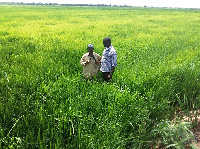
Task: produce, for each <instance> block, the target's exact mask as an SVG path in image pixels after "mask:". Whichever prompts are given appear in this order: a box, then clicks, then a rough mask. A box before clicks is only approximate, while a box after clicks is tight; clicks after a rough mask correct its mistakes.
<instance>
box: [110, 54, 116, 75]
mask: <svg viewBox="0 0 200 149" xmlns="http://www.w3.org/2000/svg"><path fill="white" fill-rule="evenodd" d="M116 66H117V53H116V52H115V53H114V54H113V56H112V68H111V71H110V74H109V75H108V78H112V75H113V73H114V71H115V67H116Z"/></svg>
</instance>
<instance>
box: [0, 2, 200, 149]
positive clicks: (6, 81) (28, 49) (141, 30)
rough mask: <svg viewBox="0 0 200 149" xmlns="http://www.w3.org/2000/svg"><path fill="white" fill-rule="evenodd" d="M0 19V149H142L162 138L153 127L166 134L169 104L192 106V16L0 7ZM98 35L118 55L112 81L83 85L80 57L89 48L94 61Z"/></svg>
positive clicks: (195, 95)
mask: <svg viewBox="0 0 200 149" xmlns="http://www.w3.org/2000/svg"><path fill="white" fill-rule="evenodd" d="M0 14H1V15H0V130H1V131H0V147H1V148H59V149H60V148H148V147H149V146H151V145H152V144H154V143H155V142H156V141H157V140H159V139H160V138H161V137H163V134H155V133H154V132H155V130H158V132H159V130H160V132H162V130H163V129H164V130H165V129H167V130H168V132H169V133H171V129H170V128H168V127H169V126H168V125H167V124H168V122H169V121H170V120H171V116H172V115H173V112H174V109H175V108H176V107H177V106H178V107H181V108H182V109H183V110H185V111H189V110H191V109H192V110H197V109H198V108H199V106H200V103H199V100H200V95H199V90H200V84H199V78H200V72H199V70H200V54H199V52H200V51H199V49H200V42H199V41H200V40H199V39H200V37H199V28H200V26H199V23H198V22H199V21H200V11H199V10H196V9H191V10H190V9H156V8H155V9H151V8H145V9H144V8H112V7H99V8H98V7H48V6H37V7H35V6H0ZM106 36H109V37H111V39H112V44H113V46H114V47H115V49H116V50H117V54H118V66H117V68H116V70H115V73H114V76H113V80H112V82H111V83H108V84H107V83H105V82H102V79H101V77H99V78H96V79H95V80H93V81H87V80H84V79H83V75H82V67H81V65H80V64H79V61H80V58H81V56H82V55H83V54H84V53H86V52H87V51H86V47H87V44H89V43H93V44H94V46H95V52H97V53H99V54H100V55H102V52H103V49H104V47H103V44H102V40H103V38H104V37H106ZM162 124H166V125H162ZM162 126H163V127H162ZM180 126H182V125H180ZM183 129H184V131H185V127H183ZM179 130H181V129H179ZM171 136H172V137H179V136H178V135H176V134H175V135H171ZM172 140H173V139H172ZM174 140H179V138H175V139H174ZM168 143H169V144H167V143H166V142H164V144H165V145H169V146H170V145H171V144H170V143H174V142H168ZM181 145H182V144H181ZM181 145H180V146H181Z"/></svg>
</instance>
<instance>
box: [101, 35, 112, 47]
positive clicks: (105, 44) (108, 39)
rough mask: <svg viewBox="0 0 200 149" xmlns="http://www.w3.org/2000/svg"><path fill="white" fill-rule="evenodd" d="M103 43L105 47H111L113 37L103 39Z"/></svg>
mask: <svg viewBox="0 0 200 149" xmlns="http://www.w3.org/2000/svg"><path fill="white" fill-rule="evenodd" d="M103 45H104V47H107V48H108V47H110V46H111V39H110V38H109V37H106V38H104V39H103Z"/></svg>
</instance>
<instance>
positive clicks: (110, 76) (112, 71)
mask: <svg viewBox="0 0 200 149" xmlns="http://www.w3.org/2000/svg"><path fill="white" fill-rule="evenodd" d="M114 71H115V67H114V66H112V68H111V71H110V74H109V75H108V78H112V75H113V73H114Z"/></svg>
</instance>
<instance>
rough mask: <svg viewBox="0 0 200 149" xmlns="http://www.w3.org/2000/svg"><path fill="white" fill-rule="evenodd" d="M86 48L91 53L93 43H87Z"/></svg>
mask: <svg viewBox="0 0 200 149" xmlns="http://www.w3.org/2000/svg"><path fill="white" fill-rule="evenodd" d="M87 50H88V52H89V53H92V52H93V50H94V45H93V44H89V45H88V46H87Z"/></svg>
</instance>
